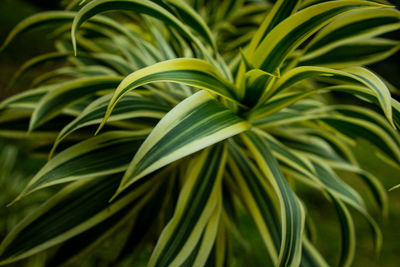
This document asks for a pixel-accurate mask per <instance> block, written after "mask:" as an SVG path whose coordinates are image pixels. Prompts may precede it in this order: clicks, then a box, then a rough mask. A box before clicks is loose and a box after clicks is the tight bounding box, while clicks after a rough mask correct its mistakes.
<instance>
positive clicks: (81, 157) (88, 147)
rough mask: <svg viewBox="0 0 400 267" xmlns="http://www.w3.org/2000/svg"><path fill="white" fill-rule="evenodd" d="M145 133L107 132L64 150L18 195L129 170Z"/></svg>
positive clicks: (21, 195)
mask: <svg viewBox="0 0 400 267" xmlns="http://www.w3.org/2000/svg"><path fill="white" fill-rule="evenodd" d="M146 133H148V132H138V133H131V132H108V133H105V134H103V135H100V136H98V137H93V138H90V139H88V140H85V141H83V142H80V143H78V144H76V145H74V146H72V147H70V148H68V149H66V150H64V151H63V152H61V153H60V154H58V155H57V156H55V157H54V158H53V159H52V160H50V161H49V162H47V163H46V165H44V166H43V168H42V169H41V170H40V171H39V172H38V173H37V174H36V175H35V176H34V177H33V178H32V179H31V181H30V182H29V184H28V185H27V186H26V187H25V189H24V190H23V192H22V193H21V194H20V196H19V197H18V199H19V198H21V197H23V196H25V195H27V194H29V193H31V192H34V191H36V190H39V189H41V188H45V187H48V186H51V185H55V184H60V183H66V182H70V181H74V180H79V179H83V178H87V177H95V176H102V175H108V174H113V173H118V172H122V171H124V170H126V168H127V166H128V164H129V162H130V161H131V159H132V157H133V155H135V153H136V151H137V150H138V148H139V147H140V145H141V143H142V142H143V139H144V138H145V136H146Z"/></svg>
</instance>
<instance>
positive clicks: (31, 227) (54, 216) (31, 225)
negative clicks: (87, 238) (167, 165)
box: [0, 174, 161, 264]
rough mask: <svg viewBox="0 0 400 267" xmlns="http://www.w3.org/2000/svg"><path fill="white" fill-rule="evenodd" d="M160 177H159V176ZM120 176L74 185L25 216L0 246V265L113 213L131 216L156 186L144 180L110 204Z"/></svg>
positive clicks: (62, 240)
mask: <svg viewBox="0 0 400 267" xmlns="http://www.w3.org/2000/svg"><path fill="white" fill-rule="evenodd" d="M160 175H161V174H160ZM119 179H120V175H113V176H105V177H103V178H100V179H86V180H83V181H78V182H75V183H73V184H71V185H69V186H68V187H66V188H64V189H63V190H61V191H60V192H59V193H57V194H56V195H55V196H54V197H52V198H51V199H49V200H48V201H47V202H45V203H44V204H43V205H42V206H40V207H39V208H38V209H37V210H35V211H34V212H33V213H31V214H30V215H28V216H27V217H26V218H25V219H24V220H23V221H21V223H20V224H18V225H17V226H16V227H15V228H14V229H13V231H12V232H10V233H9V234H8V236H7V237H6V238H5V239H4V240H3V242H2V243H1V245H0V264H8V263H11V262H14V261H17V260H19V259H23V258H26V257H28V256H30V255H32V254H35V253H37V252H40V251H42V250H44V249H47V248H49V247H52V246H54V245H57V244H59V243H61V242H64V241H66V240H68V239H70V238H72V237H74V236H76V235H78V234H80V233H83V232H84V231H86V230H88V229H90V228H92V227H94V226H96V225H97V224H99V223H101V222H103V221H105V220H107V219H108V218H111V217H112V216H113V215H117V214H127V213H131V214H133V213H135V212H137V210H138V209H140V208H141V207H142V206H143V205H144V204H145V203H146V202H147V201H148V200H149V198H150V197H151V196H152V194H153V193H154V191H155V189H157V185H159V183H155V182H154V181H156V180H160V179H155V180H148V181H147V182H145V183H141V184H140V185H139V184H138V185H137V186H136V187H135V188H132V189H130V190H129V191H126V192H125V194H124V195H121V196H120V197H119V198H118V199H117V200H116V201H114V202H113V203H109V199H110V197H111V196H112V194H113V192H114V191H115V190H116V187H117V185H118V181H119Z"/></svg>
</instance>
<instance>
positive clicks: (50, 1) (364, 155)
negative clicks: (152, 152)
mask: <svg viewBox="0 0 400 267" xmlns="http://www.w3.org/2000/svg"><path fill="white" fill-rule="evenodd" d="M392 2H393V4H395V5H397V6H400V0H396V1H392ZM60 8H61V7H60V4H59V2H58V1H56V0H38V1H28V0H26V1H23V0H0V43H1V42H3V41H4V39H5V37H6V35H7V33H8V32H9V31H10V30H11V28H12V27H13V26H14V25H16V24H17V23H18V22H19V21H21V20H22V19H23V18H25V17H27V16H29V15H31V14H34V13H37V12H39V11H41V10H48V9H60ZM48 34H49V33H48V32H44V31H43V30H34V31H32V32H29V33H26V34H24V35H23V36H22V37H19V38H17V39H16V40H15V41H14V42H13V43H12V45H11V46H10V47H8V48H7V49H6V50H5V51H4V52H3V53H1V54H0V100H2V99H4V98H5V97H7V96H10V95H13V94H15V93H16V92H18V91H21V90H24V89H26V87H27V86H28V84H29V81H31V80H32V78H34V77H35V75H36V74H37V73H39V72H40V67H39V68H35V69H34V70H31V71H29V72H28V73H27V74H26V75H25V76H24V78H23V80H22V81H19V83H18V86H17V87H14V88H13V89H12V91H10V90H7V89H6V87H7V82H8V81H9V79H10V77H11V76H12V75H13V73H14V72H15V71H16V70H17V69H18V67H19V66H21V65H22V64H23V63H24V62H25V61H26V60H27V59H29V58H31V57H32V56H35V55H39V54H41V53H43V52H45V51H48V50H49V49H50V48H51V47H52V43H51V42H47V41H46V40H47V39H46V36H48ZM390 36H391V37H392V38H393V39H397V40H399V39H400V33H399V32H395V33H391V34H390ZM43 67H46V66H43ZM370 68H372V69H373V70H374V71H375V72H377V73H379V74H380V75H382V76H383V77H384V78H385V79H387V80H388V81H389V82H391V83H392V84H393V85H394V86H396V87H397V88H400V53H397V54H396V55H394V56H393V57H391V58H390V59H387V60H385V61H383V62H380V63H377V64H374V65H372V66H370ZM343 97H345V96H344V95H342V94H337V95H334V96H333V98H332V99H333V100H332V101H340V102H344V101H352V100H349V99H345V98H343ZM396 98H397V97H396ZM361 144H363V143H361ZM356 153H357V154H358V155H359V158H360V160H361V164H362V165H363V167H364V168H366V169H367V170H368V171H370V172H372V173H374V174H375V175H376V176H378V177H380V178H382V182H383V184H384V185H385V187H386V188H390V187H391V186H393V185H395V184H398V183H400V169H398V168H395V167H393V166H389V165H387V164H385V163H384V162H383V161H380V160H376V159H371V157H370V155H371V154H373V148H372V147H370V146H369V145H368V144H366V143H364V144H363V145H360V146H359V147H357V148H356ZM43 163H44V161H43V160H33V159H31V158H28V156H27V155H24V153H23V151H21V150H19V149H18V148H17V146H15V145H13V144H12V141H11V140H5V139H0V168H1V169H0V170H1V172H0V220H1V222H0V239H3V237H4V236H5V234H6V233H7V232H8V231H9V230H10V228H11V227H12V226H13V225H15V223H16V222H17V221H18V220H19V219H20V218H21V217H22V216H24V215H25V214H26V213H28V212H29V209H32V208H33V207H34V206H36V205H37V204H38V203H39V202H40V200H42V199H45V198H47V196H48V194H49V193H50V192H42V193H40V192H39V194H34V195H33V197H32V198H30V199H28V200H27V202H24V201H22V203H20V204H18V205H15V206H12V207H10V208H7V207H6V204H7V203H9V202H10V201H11V200H12V199H13V197H15V196H16V195H17V194H18V192H19V190H21V187H22V186H24V184H25V183H26V181H27V180H28V179H29V178H30V176H31V175H32V174H33V173H34V172H35V171H36V170H37V169H38V168H40V166H41V165H42V164H43ZM343 177H344V178H345V180H346V181H347V182H348V183H350V184H351V185H353V186H354V187H356V188H359V189H360V190H359V191H360V192H361V193H362V194H363V193H364V192H366V191H367V190H366V189H365V187H364V185H363V184H361V183H360V180H359V179H357V178H356V177H355V176H352V175H349V174H345V173H344V174H343ZM10 178H12V179H10ZM298 192H299V194H300V196H301V198H303V199H305V202H306V203H307V205H308V206H309V207H313V209H311V212H310V215H311V217H312V219H313V221H314V223H315V225H316V232H317V234H318V236H317V238H316V242H317V247H318V248H319V249H320V250H321V252H322V253H323V255H325V256H326V258H327V260H328V262H329V263H330V264H332V265H333V266H335V265H336V264H337V260H338V259H337V256H338V255H339V253H340V251H339V249H340V247H339V242H340V240H339V238H340V232H339V225H338V221H337V218H336V215H335V212H334V210H333V207H332V205H331V204H330V203H328V202H327V201H326V200H324V199H323V197H322V196H321V195H320V194H316V193H315V192H313V191H310V190H308V189H306V188H298ZM388 195H389V201H390V210H389V215H388V218H385V219H381V218H380V217H379V215H378V214H374V215H376V216H375V218H377V220H378V222H379V224H380V225H381V227H382V229H383V238H384V243H383V249H382V252H381V254H380V255H379V256H377V255H375V254H374V250H373V243H372V237H371V234H370V231H369V227H368V225H367V223H366V222H365V221H364V220H363V219H362V218H361V216H359V214H357V212H355V211H354V210H353V215H354V217H355V223H356V227H357V252H356V257H355V261H354V264H353V266H387V267H397V266H399V265H400V190H397V191H393V192H389V193H388ZM28 202H29V209H24V206H26V205H27V203H28ZM369 204H370V203H369ZM241 225H242V228H243V235H244V236H245V237H246V239H248V240H250V241H251V242H252V243H255V244H257V243H258V242H259V244H260V246H256V247H260V248H262V246H263V245H262V241H261V240H260V238H259V237H258V234H257V230H256V229H255V227H254V225H253V224H252V223H251V221H250V220H248V218H245V217H243V218H242V222H241ZM105 246H106V247H107V244H105ZM234 248H235V245H234ZM234 253H235V251H234ZM237 253H238V254H240V253H241V252H240V251H237ZM262 260H263V255H262V250H261V249H260V250H259V251H258V250H253V251H249V252H248V254H247V255H246V256H242V257H238V259H237V262H235V263H234V265H235V266H243V265H244V264H246V265H247V266H262V264H261V263H262ZM37 262H41V261H40V260H38V261H37ZM37 262H36V264H35V262H34V261H32V263H31V265H32V266H35V265H37ZM89 265H91V264H89ZM96 266H98V265H96ZM101 266H103V264H101Z"/></svg>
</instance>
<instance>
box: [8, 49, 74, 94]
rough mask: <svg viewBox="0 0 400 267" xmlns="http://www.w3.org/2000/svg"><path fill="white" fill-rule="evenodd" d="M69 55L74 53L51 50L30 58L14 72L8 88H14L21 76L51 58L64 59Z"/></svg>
mask: <svg viewBox="0 0 400 267" xmlns="http://www.w3.org/2000/svg"><path fill="white" fill-rule="evenodd" d="M69 56H72V54H71V53H70V52H50V53H46V54H43V55H39V56H36V57H33V58H31V59H29V60H28V61H27V62H25V63H24V64H23V65H22V66H21V67H20V68H19V69H18V71H16V72H15V73H14V75H13V76H12V78H11V80H10V82H9V84H8V88H12V87H13V86H14V85H15V83H16V82H17V80H18V79H19V78H20V77H21V75H22V74H24V73H25V72H26V71H28V70H29V69H31V68H33V67H35V66H37V65H39V64H42V63H45V62H48V61H50V60H57V59H64V58H67V57H69Z"/></svg>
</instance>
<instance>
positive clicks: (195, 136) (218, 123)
mask: <svg viewBox="0 0 400 267" xmlns="http://www.w3.org/2000/svg"><path fill="white" fill-rule="evenodd" d="M249 128H250V124H249V123H247V122H246V121H244V120H242V119H241V118H239V117H238V116H236V115H235V114H233V113H232V112H231V111H230V110H228V109H227V108H226V107H224V106H223V105H222V104H220V103H219V102H217V101H216V100H215V99H214V98H213V97H212V96H211V95H210V94H209V93H208V92H205V91H201V92H198V93H196V94H194V95H193V96H191V97H189V98H187V99H185V100H184V101H182V102H181V103H179V104H178V105H177V106H176V107H175V108H173V109H172V110H171V111H170V112H169V113H168V114H167V115H165V116H164V117H163V118H162V120H161V121H160V122H159V123H158V124H157V126H156V127H155V128H154V129H153V131H152V132H151V134H150V135H149V136H148V138H147V139H146V140H145V142H144V143H143V145H142V146H141V147H140V149H139V151H138V153H136V155H135V157H134V158H133V160H132V162H131V164H130V166H129V168H128V170H127V171H126V173H125V175H124V177H123V179H122V182H121V185H120V188H119V190H118V192H117V194H118V193H119V192H120V191H122V190H124V189H125V188H126V187H128V186H129V185H130V184H132V183H133V182H135V181H137V180H139V179H140V178H141V177H143V176H145V175H146V174H149V173H151V172H153V171H155V170H157V169H159V168H161V167H163V166H165V165H167V164H169V163H171V162H173V161H175V160H178V159H180V158H183V157H185V156H187V155H189V154H192V153H194V152H196V151H199V150H201V149H203V148H205V147H207V146H209V145H212V144H215V143H217V142H219V141H221V140H224V139H226V138H228V137H231V136H233V135H236V134H238V133H240V132H243V131H245V130H247V129H249Z"/></svg>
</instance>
